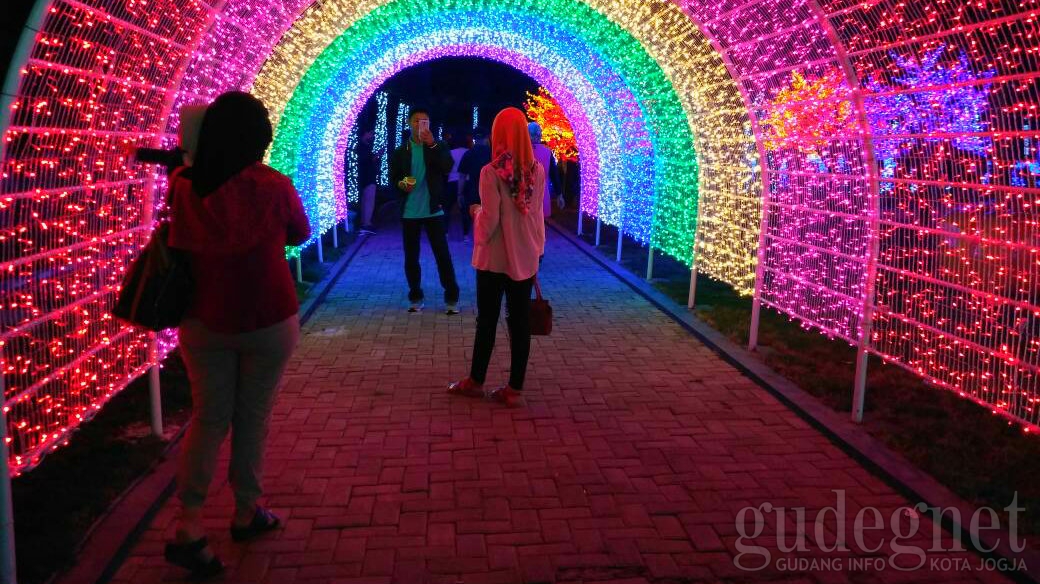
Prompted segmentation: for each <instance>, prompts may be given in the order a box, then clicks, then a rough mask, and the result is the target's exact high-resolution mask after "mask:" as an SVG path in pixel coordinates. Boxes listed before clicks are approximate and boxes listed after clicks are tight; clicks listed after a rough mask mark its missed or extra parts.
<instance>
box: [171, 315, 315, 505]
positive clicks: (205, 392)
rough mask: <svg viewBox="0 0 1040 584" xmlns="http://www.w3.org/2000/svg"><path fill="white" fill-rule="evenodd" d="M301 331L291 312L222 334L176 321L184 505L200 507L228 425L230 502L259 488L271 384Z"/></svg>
mask: <svg viewBox="0 0 1040 584" xmlns="http://www.w3.org/2000/svg"><path fill="white" fill-rule="evenodd" d="M299 337H300V320H299V317H298V315H295V314H294V315H293V316H291V317H290V318H288V319H286V320H284V321H282V322H280V323H278V324H276V325H273V326H270V327H267V328H263V329H260V330H256V331H252V332H248V333H241V334H230V335H229V334H221V333H216V332H213V331H211V330H209V329H207V328H206V327H205V326H204V325H203V324H202V323H201V322H200V321H198V320H196V319H189V320H187V321H185V322H183V323H182V324H181V327H180V346H181V355H182V357H183V358H184V364H185V365H186V366H187V369H188V378H189V379H190V380H191V397H192V413H191V427H189V428H188V435H187V438H186V439H185V441H184V447H183V450H182V451H181V456H180V468H179V469H178V472H177V492H178V496H179V497H180V500H181V502H182V504H183V505H184V506H185V507H201V506H202V504H203V502H204V501H205V500H206V493H207V491H208V490H209V485H210V482H211V481H212V480H213V472H214V470H215V469H216V466H217V454H218V452H219V451H220V446H221V444H223V443H224V438H225V437H227V433H228V430H229V429H230V430H231V463H230V465H229V467H228V480H229V482H230V483H231V488H232V490H233V491H234V493H235V506H236V508H238V509H240V510H248V509H252V508H253V507H254V506H255V505H256V501H257V499H259V497H260V494H261V492H262V490H261V487H260V479H261V476H262V474H263V457H264V443H265V441H266V439H267V427H268V423H269V421H270V418H271V408H272V406H273V404H274V397H275V390H276V389H277V387H278V382H279V380H280V379H281V377H282V373H283V372H284V371H285V366H286V364H287V363H288V362H289V357H290V356H291V355H292V352H293V349H295V348H296V342H297V341H298V340H299Z"/></svg>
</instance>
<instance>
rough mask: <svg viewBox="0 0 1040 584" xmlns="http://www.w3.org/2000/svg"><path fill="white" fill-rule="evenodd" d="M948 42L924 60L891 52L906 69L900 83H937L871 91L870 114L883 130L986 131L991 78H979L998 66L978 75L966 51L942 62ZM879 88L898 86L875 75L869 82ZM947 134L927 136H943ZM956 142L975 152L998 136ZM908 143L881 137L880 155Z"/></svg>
mask: <svg viewBox="0 0 1040 584" xmlns="http://www.w3.org/2000/svg"><path fill="white" fill-rule="evenodd" d="M945 52H946V45H945V44H940V45H939V46H938V47H936V48H935V50H933V51H931V52H930V53H927V54H926V55H925V56H924V57H923V58H922V59H921V60H920V61H917V60H916V59H915V58H913V57H901V56H899V55H898V54H896V53H894V52H891V53H889V56H890V57H891V58H892V60H893V61H895V63H896V64H897V65H898V66H899V68H900V69H902V71H903V74H902V76H900V77H894V78H892V80H891V81H892V84H894V85H896V86H898V88H905V89H910V88H915V87H937V88H939V89H935V90H928V91H914V92H906V93H897V94H895V95H882V96H879V97H870V98H868V99H866V100H865V106H866V110H867V119H868V120H869V122H870V127H871V129H872V130H873V132H874V134H875V135H877V136H885V135H903V134H929V133H936V134H943V135H950V134H965V133H979V132H985V131H986V127H985V126H986V123H985V121H984V119H985V116H986V110H987V109H988V108H989V103H988V101H987V95H988V94H989V90H990V86H991V84H989V83H986V84H983V85H976V84H973V82H975V81H977V80H978V79H989V78H990V77H993V71H986V72H984V73H983V74H982V75H981V76H979V75H976V74H975V73H974V72H973V71H972V68H971V64H970V63H969V61H968V57H967V55H965V54H964V52H963V51H961V52H960V53H959V54H958V56H957V60H956V61H955V62H953V63H951V64H948V65H945V66H944V65H942V64H940V61H941V60H942V57H943V55H944V54H945ZM866 87H867V89H869V90H870V91H872V92H874V93H885V92H890V91H891V90H892V89H893V87H892V85H891V84H886V83H884V82H882V81H881V80H878V79H876V78H874V77H871V78H870V79H869V80H868V81H867V84H866ZM942 139H943V138H940V137H936V138H925V140H926V141H936V142H938V141H940V140H942ZM952 142H953V146H954V148H959V149H961V150H966V151H968V152H972V153H975V154H985V153H986V152H987V151H988V150H990V149H991V148H992V144H993V140H992V139H991V138H989V137H985V136H965V137H960V138H954V139H953V140H952ZM904 148H905V146H904V145H902V144H900V142H899V141H896V140H883V141H880V142H879V143H878V147H877V151H876V155H877V158H878V159H879V160H886V159H892V158H896V157H897V156H899V154H900V150H901V149H904Z"/></svg>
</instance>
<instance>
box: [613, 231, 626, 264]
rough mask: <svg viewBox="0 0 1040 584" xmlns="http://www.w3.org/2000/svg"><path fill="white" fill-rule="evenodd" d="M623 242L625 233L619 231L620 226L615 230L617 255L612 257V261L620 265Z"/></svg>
mask: <svg viewBox="0 0 1040 584" xmlns="http://www.w3.org/2000/svg"><path fill="white" fill-rule="evenodd" d="M624 242H625V232H624V231H621V226H620V225H618V228H617V254H616V256H615V257H614V261H616V262H617V263H619V264H620V263H621V245H622V244H623V243H624Z"/></svg>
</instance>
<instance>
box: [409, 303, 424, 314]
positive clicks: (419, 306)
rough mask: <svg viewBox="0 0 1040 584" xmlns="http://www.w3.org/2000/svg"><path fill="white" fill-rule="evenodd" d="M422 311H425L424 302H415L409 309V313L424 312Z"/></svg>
mask: <svg viewBox="0 0 1040 584" xmlns="http://www.w3.org/2000/svg"><path fill="white" fill-rule="evenodd" d="M422 309H423V303H422V302H413V303H412V304H411V306H409V307H408V312H422Z"/></svg>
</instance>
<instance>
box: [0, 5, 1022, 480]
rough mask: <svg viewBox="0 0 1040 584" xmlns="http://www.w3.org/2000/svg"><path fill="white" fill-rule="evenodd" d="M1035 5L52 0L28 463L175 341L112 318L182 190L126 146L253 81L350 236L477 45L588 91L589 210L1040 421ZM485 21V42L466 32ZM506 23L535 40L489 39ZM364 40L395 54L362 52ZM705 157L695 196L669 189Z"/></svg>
mask: <svg viewBox="0 0 1040 584" xmlns="http://www.w3.org/2000/svg"><path fill="white" fill-rule="evenodd" d="M1029 10H1030V9H1029V6H1028V5H1020V4H1016V3H1011V2H1001V1H998V2H987V3H976V4H970V3H967V2H937V3H930V2H909V3H908V2H901V1H898V0H879V1H877V2H869V3H862V2H852V1H850V0H819V1H816V0H812V1H810V0H724V1H722V2H718V1H715V0H673V1H668V0H580V1H579V0H573V1H568V2H565V1H562V0H561V1H555V0H554V1H551V2H538V1H536V0H517V1H516V2H507V1H506V0H486V1H483V0H464V1H461V2H456V1H447V0H425V1H422V0H362V1H359V2H353V1H350V0H318V1H312V0H227V1H226V2H218V3H206V2H202V1H201V0H150V1H149V2H148V3H127V2H122V1H118V0H41V2H40V4H39V6H38V9H37V11H36V13H35V15H34V17H33V21H32V22H31V23H30V28H31V30H33V31H40V32H39V33H38V34H37V33H35V32H33V33H30V34H29V35H27V36H25V37H24V39H23V46H22V48H23V50H22V52H21V53H20V56H19V58H18V63H19V65H20V68H17V69H16V70H15V74H14V75H13V77H12V78H11V80H10V81H9V82H8V83H7V85H6V94H8V95H12V96H13V98H12V100H11V108H10V109H9V110H6V109H5V112H9V115H8V114H6V113H5V116H6V117H5V118H3V119H2V120H0V123H3V124H5V125H4V146H3V152H2V157H0V168H2V175H0V304H2V305H3V306H4V307H5V309H4V311H3V313H2V317H0V343H2V345H0V346H2V350H3V364H2V369H3V379H4V397H5V406H6V407H7V408H8V412H7V415H8V426H9V434H10V435H11V437H12V441H11V446H12V452H13V458H12V464H13V466H14V467H15V469H16V470H17V469H23V468H28V467H31V466H32V465H33V464H35V462H36V461H37V460H38V459H39V456H40V455H41V453H43V452H45V451H47V450H48V449H49V448H50V447H51V446H53V445H54V444H57V443H60V442H61V441H63V440H65V437H66V436H67V431H68V429H69V428H71V427H74V426H75V425H76V424H78V423H79V421H80V420H82V419H83V418H85V417H88V416H89V415H91V413H92V412H94V411H96V410H97V409H98V408H99V407H101V405H102V404H103V403H104V402H105V401H106V400H107V399H108V397H110V396H111V395H113V394H114V393H115V392H117V391H119V390H120V389H121V388H123V387H124V386H125V384H126V383H127V381H128V380H129V379H130V378H132V377H133V376H135V375H137V374H139V373H140V372H141V371H143V370H144V369H145V368H146V367H147V366H148V365H149V364H150V363H152V362H154V359H155V356H154V355H153V354H151V349H150V344H151V343H150V341H151V339H150V337H149V336H148V335H145V334H142V333H140V332H138V331H134V330H131V329H128V328H125V327H123V326H121V325H120V324H119V323H117V322H115V321H113V320H112V318H111V317H110V315H109V313H108V310H109V307H110V306H111V301H112V296H113V294H114V293H115V291H116V289H117V287H118V283H119V281H120V279H121V276H122V273H123V270H124V269H125V265H126V263H127V260H128V258H129V257H131V256H132V255H133V254H134V253H135V252H136V250H137V249H138V248H139V246H140V245H141V244H142V242H143V241H144V239H145V237H146V235H147V233H148V231H149V230H150V228H151V218H152V211H153V208H154V203H155V195H156V193H157V192H161V186H162V185H161V181H157V180H156V178H157V177H155V176H154V174H153V173H152V171H151V170H150V169H148V168H146V167H143V166H141V165H138V164H135V163H133V162H131V161H129V160H128V158H127V156H126V148H127V147H128V146H132V145H157V144H160V143H169V142H170V141H171V140H172V139H173V136H174V133H175V130H176V128H177V123H178V120H177V118H176V115H175V112H176V108H177V107H178V106H179V105H180V104H182V103H188V102H193V101H206V100H207V99H210V98H212V97H213V96H215V95H217V94H218V93H220V92H222V91H225V90H228V89H232V88H235V89H250V88H252V90H253V91H255V92H256V93H257V94H259V95H261V96H262V97H263V99H264V100H265V101H267V103H268V105H269V106H270V107H271V108H272V111H273V113H274V115H275V118H276V120H277V121H278V125H279V134H280V135H279V146H278V147H279V148H280V149H281V150H279V152H280V154H278V156H283V154H284V155H285V158H284V159H277V160H276V159H275V158H272V160H274V161H275V162H276V163H277V164H283V162H285V163H286V164H288V166H287V167H286V169H287V170H290V171H291V170H292V169H293V168H295V169H296V171H295V172H294V173H293V174H295V175H296V176H297V178H298V180H299V181H300V184H301V187H302V190H305V191H308V192H309V194H308V196H309V197H311V199H310V200H311V201H312V204H311V205H310V206H311V210H312V219H314V221H315V223H316V224H318V225H321V226H327V225H328V223H329V219H330V218H333V219H334V218H339V217H342V215H343V213H344V210H345V209H344V205H345V204H346V200H345V199H343V198H342V197H341V195H340V193H341V192H342V178H341V177H339V176H338V175H337V174H336V172H330V171H331V170H332V169H336V170H338V168H339V167H340V166H341V165H340V164H339V161H338V159H337V158H336V157H337V156H339V154H338V153H339V152H340V151H342V149H343V148H344V146H345V144H346V142H347V141H348V140H349V136H350V129H351V124H352V120H353V118H354V114H355V109H356V107H357V105H356V104H357V103H358V99H361V98H362V97H363V96H364V95H366V92H369V91H370V90H371V88H372V87H374V86H375V85H377V84H378V83H379V82H380V80H382V79H385V78H386V77H387V76H388V75H391V74H392V73H393V72H394V71H397V70H400V69H401V68H402V67H405V66H407V65H409V64H414V63H418V62H422V61H423V60H428V59H431V58H436V57H438V56H443V55H456V54H457V55H462V54H465V55H475V54H477V55H484V56H487V57H489V58H495V59H499V60H503V61H505V60H508V61H509V62H513V63H516V64H518V66H519V67H521V68H522V69H523V70H524V71H526V72H527V73H528V74H530V75H532V76H533V77H535V78H536V79H538V80H539V81H540V82H541V83H543V84H545V85H547V86H549V87H550V88H552V90H553V92H554V93H556V94H557V95H558V96H562V100H563V101H564V102H566V107H567V112H568V115H569V116H571V118H572V121H576V122H577V126H576V127H578V128H579V138H580V139H581V140H582V157H583V159H586V161H587V165H586V167H585V168H584V169H583V171H584V172H585V173H587V178H588V180H587V181H586V182H587V183H588V184H589V185H592V186H590V187H588V189H589V190H588V191H587V192H586V193H585V195H586V197H585V203H586V204H587V206H586V210H587V211H589V212H590V213H592V214H595V215H597V216H598V217H599V218H600V219H602V220H604V221H606V222H614V223H620V225H621V228H622V229H623V230H625V231H626V232H627V233H628V234H629V235H631V236H634V237H635V238H637V239H639V240H646V239H649V240H650V241H651V242H652V243H653V244H654V246H655V247H657V248H659V249H664V250H665V251H667V252H668V253H670V254H672V255H674V256H676V257H679V258H680V259H682V260H683V261H687V262H688V261H690V260H691V258H690V254H689V251H690V248H691V247H693V249H694V250H695V254H694V258H693V260H694V262H695V264H696V267H697V269H698V271H700V272H702V273H706V274H708V275H711V276H713V277H715V278H718V279H720V280H723V281H725V282H727V283H729V284H731V285H733V286H734V287H735V288H736V289H737V290H739V291H741V292H742V293H746V294H751V295H753V296H754V298H755V301H756V303H758V304H760V305H762V306H768V307H772V308H774V309H776V310H779V311H781V312H783V313H785V314H788V315H790V316H791V317H793V318H797V319H799V320H800V321H801V322H802V323H804V324H805V325H806V326H808V327H813V328H816V329H818V330H820V331H822V332H824V333H825V334H828V335H831V336H834V337H839V338H843V339H846V340H848V341H849V342H851V343H855V344H857V345H859V347H860V348H861V350H862V351H869V352H872V353H875V354H877V355H881V356H883V357H885V358H886V359H888V360H890V361H891V362H894V363H897V364H899V365H901V366H903V367H906V368H907V369H909V370H911V371H914V372H916V373H917V374H919V375H921V376H922V377H924V378H926V379H928V380H929V381H931V382H933V383H935V384H936V385H939V386H942V387H945V388H947V389H950V390H953V391H956V392H958V393H960V394H961V395H963V396H965V397H966V398H969V399H973V400H976V401H980V402H982V403H984V404H986V405H987V406H988V407H991V408H993V409H994V410H995V411H998V412H1000V413H1004V414H1006V415H1008V416H1011V417H1013V418H1015V419H1017V420H1019V421H1022V422H1024V423H1026V424H1030V425H1032V426H1034V427H1035V426H1036V424H1038V423H1040V410H1038V409H1037V408H1038V399H1040V378H1038V373H1040V297H1038V292H1037V291H1038V290H1040V263H1038V261H1037V258H1038V257H1040V240H1038V235H1037V232H1038V225H1040V211H1038V208H1040V184H1038V183H1040V178H1038V177H1040V149H1038V148H1037V142H1038V140H1040V132H1038V131H1037V126H1038V120H1036V119H1035V118H1036V115H1037V114H1036V112H1037V111H1040V92H1038V91H1037V90H1036V82H1037V78H1038V77H1040V62H1038V61H1037V59H1036V58H1035V55H1036V54H1038V52H1040V43H1038V41H1037V40H1036V39H1037V36H1036V35H1030V34H1028V31H1029V30H1031V29H1032V28H1033V27H1034V25H1035V18H1034V17H1033V16H1032V15H1031V13H1030V11H1029ZM465 14H469V15H470V16H468V17H465V18H467V19H468V20H467V24H466V25H465V26H461V25H459V26H455V27H454V28H452V27H449V26H447V24H446V22H447V20H448V19H449V17H448V16H447V15H465ZM479 14H483V15H485V16H489V17H490V16H491V15H492V14H495V15H501V16H502V17H503V19H502V20H501V21H497V20H496V21H495V22H490V21H489V22H481V21H480V18H479V17H478V16H477V15H479ZM438 19H440V20H438ZM583 19H584V20H583ZM407 22H422V23H430V24H431V25H433V24H437V26H438V30H441V31H442V32H444V35H443V36H442V37H441V38H440V43H439V44H438V43H434V44H427V45H422V44H414V43H413V44H409V43H408V42H407V41H406V40H405V39H403V38H402V37H401V35H400V33H399V32H395V31H399V30H400V26H402V25H403V24H404V23H407ZM508 23H511V24H508ZM586 23H592V24H590V25H586ZM510 26H512V29H510ZM530 27H536V28H539V29H544V30H545V31H548V30H554V31H558V32H559V33H560V35H559V36H560V38H563V39H566V40H565V41H564V42H565V43H566V47H567V48H566V49H564V48H561V47H563V46H564V45H563V44H562V43H561V44H556V43H554V42H549V40H554V41H555V40H556V39H549V38H547V36H548V35H538V34H533V35H526V36H525V35H524V34H523V32H522V31H519V30H517V29H519V28H530ZM492 30H495V31H498V32H499V33H502V34H499V35H498V36H499V37H500V38H501V39H506V38H508V39H509V41H508V42H505V41H499V42H495V41H493V40H492V39H488V37H489V36H493V35H491V34H490V33H489V32H488V31H492ZM1023 31H1026V32H1025V33H1024V32H1023ZM503 35H511V36H503ZM362 38H365V39H370V40H373V41H378V42H384V43H387V44H386V45H385V46H380V47H378V50H376V49H377V47H368V48H366V49H365V50H353V48H352V47H349V46H341V44H342V43H345V42H346V41H344V40H340V39H362ZM337 43H340V44H337ZM622 47H624V48H623V49H622ZM366 57H367V58H369V59H370V62H369V63H367V64H366V63H364V62H363V61H364V60H365V58H366ZM322 80H326V81H328V82H329V83H330V84H331V85H330V86H329V87H322ZM306 97H313V98H315V99H316V100H317V102H315V103H306V99H305V98H306ZM934 104H939V107H938V108H936V107H931V106H932V105H934ZM283 110H284V111H285V112H286V115H284V116H283V115H282V111H283ZM283 118H284V119H283ZM300 128H304V129H306V132H307V133H310V134H311V135H313V136H316V137H317V138H318V139H316V140H314V141H313V143H312V144H309V141H308V140H306V139H304V138H305V136H306V134H302V133H301V134H297V133H296V132H297V131H298V130H299V129H300ZM293 136H295V138H293ZM290 138H291V139H290ZM687 146H688V148H687ZM684 150H688V151H689V155H690V157H689V158H688V159H687V158H683V156H682V152H683V151H684ZM290 155H291V156H290ZM641 155H645V156H653V162H652V163H647V164H643V163H642V161H640V160H639V158H640V156H641ZM694 155H695V157H696V158H695V159H694V158H693V156H694ZM290 157H291V158H292V160H293V162H292V163H288V162H287V161H288V160H289V158H290ZM312 162H313V163H314V164H315V165H317V167H316V168H308V165H309V164H311V163H312ZM332 162H335V164H332ZM330 165H331V168H330ZM693 168H695V169H696V170H695V172H694V173H693V174H694V175H695V178H694V180H693V181H689V180H687V184H683V185H682V187H683V188H679V189H674V190H673V189H670V188H666V187H667V186H670V185H680V184H681V183H682V182H683V180H684V179H681V178H680V177H685V175H687V174H689V172H690V169H693ZM636 169H643V170H644V171H645V173H644V174H642V175H641V176H640V173H639V172H636ZM156 186H159V187H160V188H159V189H156V188H155V187H156ZM644 187H645V188H644ZM633 189H634V192H635V193H637V194H636V195H633V194H632V192H630V190H633ZM694 210H696V216H693V212H694ZM634 216H635V217H639V218H640V220H639V221H631V220H626V218H629V219H631V218H632V217H634ZM694 226H696V231H694Z"/></svg>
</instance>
